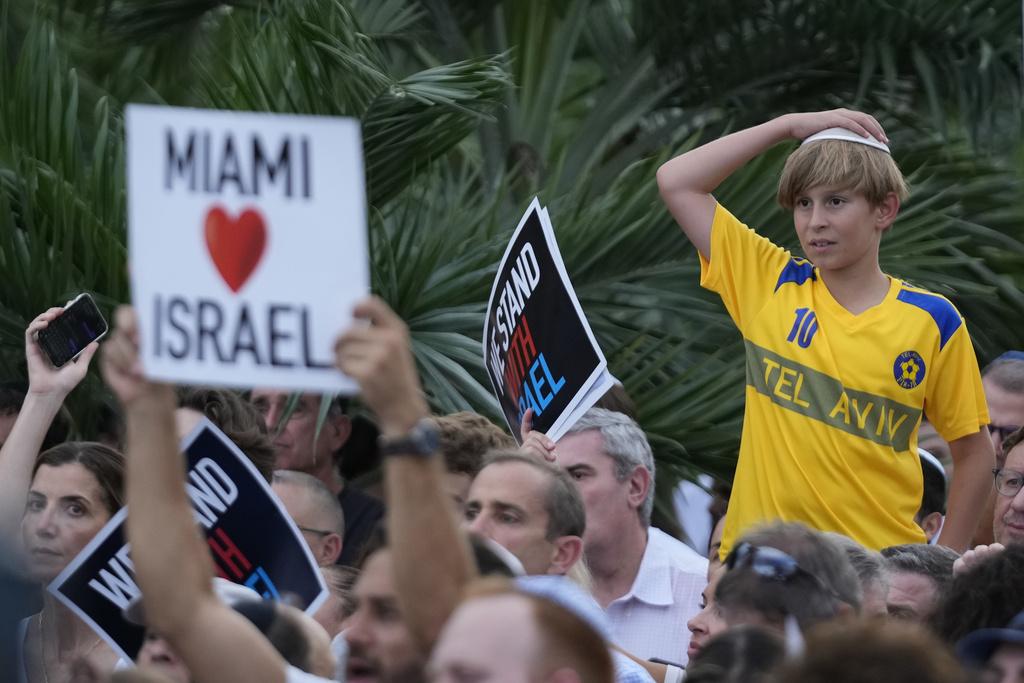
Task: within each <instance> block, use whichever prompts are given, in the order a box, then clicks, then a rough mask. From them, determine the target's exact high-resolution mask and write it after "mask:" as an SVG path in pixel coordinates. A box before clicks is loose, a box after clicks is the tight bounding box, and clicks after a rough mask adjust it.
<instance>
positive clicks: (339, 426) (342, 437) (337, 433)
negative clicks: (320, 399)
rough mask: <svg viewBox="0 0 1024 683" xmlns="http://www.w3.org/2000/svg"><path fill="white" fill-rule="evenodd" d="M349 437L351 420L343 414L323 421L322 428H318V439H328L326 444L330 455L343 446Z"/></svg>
mask: <svg viewBox="0 0 1024 683" xmlns="http://www.w3.org/2000/svg"><path fill="white" fill-rule="evenodd" d="M351 435H352V419H351V418H349V416H348V415H346V414H345V413H341V414H340V415H338V416H336V417H333V418H332V417H329V418H327V419H326V420H324V424H323V426H321V427H320V438H321V439H323V438H326V439H329V441H328V443H329V444H330V446H331V453H334V452H335V451H337V450H338V449H339V448H341V447H342V446H344V445H345V442H346V441H348V437H349V436H351Z"/></svg>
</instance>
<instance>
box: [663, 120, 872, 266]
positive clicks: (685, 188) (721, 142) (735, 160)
mask: <svg viewBox="0 0 1024 683" xmlns="http://www.w3.org/2000/svg"><path fill="white" fill-rule="evenodd" d="M840 126H841V127H843V128H847V129H849V130H852V131H853V132H855V133H858V134H860V135H865V134H867V133H870V134H871V135H874V136H875V137H876V138H878V139H879V140H882V141H885V139H886V138H885V132H884V131H883V130H882V127H881V126H880V125H879V123H878V121H876V120H875V119H874V117H872V116H870V115H868V114H863V113H861V112H855V111H850V110H848V109H836V110H834V111H824V112H808V113H803V114H786V115H784V116H780V117H779V118H777V119H772V120H771V121H769V122H767V123H763V124H761V125H760V126H754V127H753V128H747V129H746V130H741V131H739V132H737V133H733V134H731V135H726V136H725V137H723V138H719V139H718V140H715V141H713V142H709V143H707V144H706V145H702V146H700V147H697V148H696V149H692V150H690V151H689V152H686V153H685V154H682V155H680V156H678V157H676V158H674V159H672V160H670V161H668V162H666V163H665V164H663V165H662V167H661V168H659V169H658V189H659V190H660V191H661V198H662V200H663V201H664V202H665V205H666V206H668V210H669V211H670V212H671V213H672V217H673V218H675V219H676V222H677V223H679V226H680V227H681V228H682V229H683V232H685V233H686V236H687V237H688V238H689V239H690V241H691V242H692V243H693V246H695V247H697V250H698V251H699V252H700V253H701V254H702V255H703V256H704V258H706V259H708V260H710V259H711V225H712V223H713V222H714V219H715V206H716V203H715V198H714V197H712V196H711V193H712V192H713V191H714V189H715V188H716V187H718V186H719V185H720V184H721V182H722V181H723V180H725V179H726V178H728V177H729V176H730V175H732V174H733V173H734V172H735V171H736V170H737V169H738V168H739V167H740V166H742V165H743V164H745V163H746V162H748V161H750V160H751V159H753V158H754V157H756V156H757V155H758V154H760V153H761V152H764V151H765V150H767V149H768V148H769V147H771V146H772V145H774V144H776V143H778V142H782V141H783V140H787V139H789V138H797V139H800V140H802V139H804V138H806V137H808V136H810V135H813V134H814V133H817V132H819V131H822V130H825V129H826V128H834V127H840Z"/></svg>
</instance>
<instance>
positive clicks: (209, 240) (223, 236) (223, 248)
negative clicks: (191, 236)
mask: <svg viewBox="0 0 1024 683" xmlns="http://www.w3.org/2000/svg"><path fill="white" fill-rule="evenodd" d="M266 243H267V228H266V224H265V222H264V220H263V216H261V215H260V213H259V212H258V211H256V210H255V209H245V210H244V211H242V213H241V215H240V216H239V217H238V218H232V217H231V216H230V215H228V213H227V212H226V211H225V210H224V209H223V208H221V207H219V206H215V207H213V208H212V209H210V211H209V212H208V213H207V214H206V247H207V249H209V250H210V256H211V257H212V258H213V264H214V265H215V266H217V270H218V271H220V276H221V277H222V278H224V282H226V283H227V285H228V287H230V288H231V291H233V292H237V291H238V290H239V289H241V288H242V285H244V284H245V281H246V280H248V279H249V276H250V275H252V272H253V271H254V270H256V266H257V264H259V262H260V259H261V258H262V257H263V247H264V246H265V245H266Z"/></svg>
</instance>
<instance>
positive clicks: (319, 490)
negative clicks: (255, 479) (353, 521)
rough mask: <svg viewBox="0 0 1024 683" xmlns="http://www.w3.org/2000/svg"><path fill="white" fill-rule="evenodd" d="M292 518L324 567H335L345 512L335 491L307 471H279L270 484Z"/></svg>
mask: <svg viewBox="0 0 1024 683" xmlns="http://www.w3.org/2000/svg"><path fill="white" fill-rule="evenodd" d="M270 487H271V488H272V489H273V490H274V493H275V494H276V495H277V498H278V500H280V501H281V504H282V505H284V509H285V510H286V511H287V512H288V516H289V517H291V518H292V521H293V522H295V526H297V527H299V531H300V532H302V537H303V538H304V539H305V541H306V545H308V546H309V549H310V551H312V553H313V559H314V560H315V561H316V563H317V564H318V565H320V566H323V565H325V564H334V562H335V561H337V559H338V556H339V555H341V550H342V543H343V541H342V539H343V537H344V535H345V513H344V512H343V511H342V509H341V503H339V502H338V499H337V498H335V497H334V493H333V492H332V491H331V489H329V488H327V485H326V484H324V483H323V482H322V481H320V480H319V479H317V478H316V477H314V476H312V475H309V474H306V473H304V472H292V471H291V470H277V471H276V472H274V479H273V481H272V482H271V483H270Z"/></svg>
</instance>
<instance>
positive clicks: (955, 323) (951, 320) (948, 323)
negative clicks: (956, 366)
mask: <svg viewBox="0 0 1024 683" xmlns="http://www.w3.org/2000/svg"><path fill="white" fill-rule="evenodd" d="M896 298H897V299H899V300H900V301H902V302H903V303H905V304H910V305H911V306H917V307H918V308H920V309H921V310H922V311H925V312H927V313H928V315H930V316H931V317H932V320H934V321H935V324H936V325H938V326H939V350H940V351H941V350H942V349H943V348H944V347H945V346H946V342H948V341H949V338H950V337H952V336H953V333H954V332H956V331H957V330H958V329H959V328H960V325H961V324H962V323H963V320H961V318H960V314H959V313H957V311H956V309H955V308H953V304H951V303H949V302H948V301H946V300H945V299H943V298H942V297H941V296H936V295H935V294H925V293H924V292H914V291H912V290H909V289H901V290H900V293H899V294H897V295H896Z"/></svg>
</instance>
